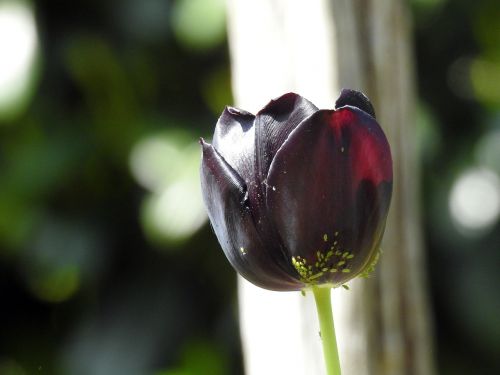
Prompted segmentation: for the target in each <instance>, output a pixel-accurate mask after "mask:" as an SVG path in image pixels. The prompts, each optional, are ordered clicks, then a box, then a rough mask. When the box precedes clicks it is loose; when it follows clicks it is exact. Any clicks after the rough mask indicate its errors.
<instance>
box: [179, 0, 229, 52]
mask: <svg viewBox="0 0 500 375" xmlns="http://www.w3.org/2000/svg"><path fill="white" fill-rule="evenodd" d="M224 3H225V2H224V0H179V1H177V2H175V4H174V8H173V9H172V28H173V30H174V33H175V35H176V37H177V39H178V40H179V42H181V43H182V44H183V45H184V46H186V47H188V48H191V49H194V50H207V49H210V48H213V47H215V46H217V45H219V44H220V43H221V42H223V41H224V37H225V35H226V22H225V4H224Z"/></svg>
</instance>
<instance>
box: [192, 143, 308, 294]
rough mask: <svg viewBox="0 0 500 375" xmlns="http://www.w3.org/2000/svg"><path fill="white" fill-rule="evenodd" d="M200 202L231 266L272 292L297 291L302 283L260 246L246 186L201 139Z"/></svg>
mask: <svg viewBox="0 0 500 375" xmlns="http://www.w3.org/2000/svg"><path fill="white" fill-rule="evenodd" d="M201 144H202V147H203V159H202V165H201V185H202V192H203V199H204V201H205V205H206V207H207V211H208V216H209V218H210V222H211V223H212V226H213V229H214V231H215V234H216V236H217V238H218V240H219V243H220V244H221V247H222V249H223V250H224V253H225V254H226V257H227V258H228V260H229V262H230V263H231V265H232V266H233V267H234V268H235V269H236V270H237V271H238V272H239V273H240V274H241V275H242V276H243V277H245V278H246V279H247V280H249V281H250V282H252V283H254V284H255V285H258V286H260V287H263V288H266V289H272V290H299V289H301V288H302V287H303V284H302V283H301V282H299V281H298V280H296V279H294V278H292V276H290V275H289V274H287V273H286V272H284V271H283V270H282V268H280V267H279V266H278V264H279V262H276V259H275V258H274V256H273V254H278V255H279V253H280V252H279V251H278V252H276V251H274V249H273V248H271V247H270V245H269V244H265V245H264V244H263V243H262V240H261V238H260V236H259V234H258V233H257V231H256V227H255V224H254V222H253V218H252V215H251V214H250V210H249V208H248V200H247V186H246V184H245V181H244V180H243V179H242V177H241V176H239V174H238V173H237V172H236V171H235V170H234V169H233V168H232V167H231V166H230V165H229V164H228V163H227V162H226V161H225V160H224V158H223V157H222V156H221V155H220V154H219V153H218V152H217V150H216V149H215V148H214V147H212V145H209V144H207V143H205V142H204V141H203V140H201Z"/></svg>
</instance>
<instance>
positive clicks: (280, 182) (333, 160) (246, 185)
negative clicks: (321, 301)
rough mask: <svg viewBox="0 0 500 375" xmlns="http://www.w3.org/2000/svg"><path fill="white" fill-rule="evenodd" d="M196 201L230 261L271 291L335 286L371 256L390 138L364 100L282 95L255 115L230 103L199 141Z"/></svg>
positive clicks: (382, 217)
mask: <svg viewBox="0 0 500 375" xmlns="http://www.w3.org/2000/svg"><path fill="white" fill-rule="evenodd" d="M201 144H202V148H203V160H202V165H201V183H202V191H203V198H204V201H205V204H206V206H207V210H208V216H209V218H210V222H211V224H212V226H213V229H214V231H215V234H216V236H217V238H218V240H219V242H220V244H221V246H222V249H223V250H224V253H225V254H226V257H227V258H228V260H229V262H230V263H231V264H232V266H233V267H234V268H235V269H236V270H237V271H238V272H239V273H240V274H241V275H242V276H243V277H245V278H246V279H247V280H249V281H250V282H252V283H253V284H255V285H257V286H260V287H263V288H266V289H271V290H282V291H285V290H301V289H304V288H307V287H309V286H313V285H320V284H327V285H331V286H332V287H337V286H340V285H343V284H345V283H346V282H347V281H349V280H351V279H352V278H354V277H356V276H358V275H366V273H367V272H368V271H370V270H371V269H372V268H373V263H374V262H375V260H376V259H377V257H378V251H379V245H380V241H381V239H382V235H383V232H384V227H385V221H386V217H387V212H388V209H389V203H390V199H391V192H392V159H391V153H390V149H389V144H388V142H387V139H386V137H385V135H384V133H383V131H382V129H381V128H380V126H379V125H378V123H377V121H376V120H375V113H374V110H373V107H372V105H371V103H370V102H369V100H368V99H367V98H366V97H365V96H364V95H363V94H361V93H360V92H357V91H353V90H343V91H342V93H341V95H340V97H339V99H338V100H337V102H336V105H335V110H318V108H316V107H315V106H314V105H313V104H312V103H311V102H309V101H308V100H306V99H305V98H303V97H301V96H299V95H297V94H293V93H289V94H285V95H283V96H281V97H279V98H278V99H275V100H272V101H271V102H270V103H269V104H268V105H266V106H265V107H264V108H263V109H262V110H260V111H259V112H258V113H257V115H256V116H254V115H252V114H250V113H248V112H246V111H242V110H239V109H235V108H231V107H227V108H226V109H225V110H224V112H223V113H222V115H221V117H220V118H219V121H218V123H217V125H216V128H215V133H214V137H213V143H212V144H211V145H210V144H208V143H206V142H205V141H204V140H201Z"/></svg>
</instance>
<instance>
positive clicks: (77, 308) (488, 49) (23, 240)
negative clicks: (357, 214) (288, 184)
mask: <svg viewBox="0 0 500 375" xmlns="http://www.w3.org/2000/svg"><path fill="white" fill-rule="evenodd" d="M5 4H6V2H0V22H2V24H0V30H7V32H4V33H3V34H2V36H3V38H2V37H0V56H1V57H2V59H1V60H2V61H1V62H0V69H1V70H2V72H1V73H0V85H2V84H4V86H0V182H1V183H0V296H1V299H2V300H1V306H2V307H1V308H0V332H1V334H0V374H2V375H3V374H6V375H21V374H32V373H46V374H56V375H57V374H61V375H66V374H71V375H79V374H82V375H87V374H96V375H100V374H102V375H113V374H120V375H127V374H130V375H137V374H145V375H167V374H168V375H187V374H189V375H200V374H214V375H218V374H221V375H225V374H239V373H242V363H241V353H240V344H239V338H238V330H237V322H236V312H235V283H234V280H235V275H234V272H233V271H232V269H231V268H230V266H229V264H228V263H227V262H226V260H225V258H224V255H223V254H222V252H221V251H220V249H219V246H218V244H217V243H216V241H215V238H214V236H213V233H212V231H211V229H210V227H209V225H208V224H207V223H206V217H205V214H204V211H203V206H202V204H201V197H200V194H199V184H198V163H199V157H200V156H199V149H198V145H197V139H198V138H199V137H200V136H208V137H210V134H211V133H212V131H213V125H214V124H215V122H216V119H217V116H218V114H219V113H220V111H221V110H222V108H223V106H224V105H226V104H231V102H232V99H231V90H230V85H231V81H230V75H229V70H230V69H229V59H228V52H227V47H226V43H225V14H224V4H223V1H220V0H217V1H209V0H178V1H172V0H144V1H140V0H121V1H118V0H110V1H106V2H88V1H81V0H79V1H74V2H64V1H61V0H56V1H47V0H40V1H37V2H36V3H32V4H31V3H27V2H24V1H16V0H11V1H9V4H15V5H16V6H18V9H21V10H20V11H19V12H17V11H16V12H17V13H16V12H14V13H8V12H5V9H6V8H5V6H4V5H5ZM411 5H412V11H413V15H414V18H415V23H414V24H415V44H416V65H417V69H418V81H417V82H418V89H419V93H420V102H419V106H418V108H419V111H418V118H417V130H418V137H419V138H418V139H419V152H420V158H421V161H422V165H423V191H424V196H423V201H422V204H423V208H424V214H425V229H426V230H425V240H426V244H427V247H428V269H429V275H430V279H429V285H430V287H431V292H432V301H433V307H434V310H433V311H434V318H435V327H436V333H437V342H438V353H437V354H438V362H439V367H440V373H442V374H458V375H459V374H466V373H467V374H469V373H474V374H480V373H484V374H489V373H498V372H500V362H499V359H498V356H497V353H498V351H499V350H500V319H499V318H498V311H500V306H499V301H500V298H499V293H498V291H497V288H496V286H497V285H498V284H499V282H500V280H499V274H498V267H497V266H496V265H498V264H500V259H499V257H500V252H499V251H498V246H499V245H498V244H499V243H500V228H499V221H498V217H496V218H495V217H493V219H492V221H491V222H490V223H489V224H488V226H487V227H484V228H480V229H477V228H476V229H475V230H471V229H470V228H464V227H463V225H464V223H465V224H467V221H463V220H462V221H461V220H460V219H463V217H462V218H458V219H457V218H454V217H453V215H452V212H455V211H453V210H452V209H451V208H450V206H453V205H455V206H457V207H458V208H457V209H458V211H457V212H463V213H464V215H466V214H467V212H468V211H467V209H469V210H470V209H471V206H470V205H465V206H464V202H461V201H460V200H459V201H458V202H454V201H453V200H450V199H451V198H450V192H451V191H452V190H453V188H454V187H456V186H457V181H461V178H462V177H463V175H464V173H465V172H466V171H468V170H476V169H481V170H484V169H487V170H488V171H491V172H492V173H493V175H496V176H499V174H500V137H499V135H500V97H499V90H498V87H499V84H500V77H499V75H500V74H499V72H500V47H499V46H500V27H499V25H500V24H499V23H498V19H499V18H500V14H499V10H500V8H499V7H498V4H497V1H496V0H480V1H477V2H468V1H465V0H456V1H454V0H413V1H412V2H411ZM9 6H10V5H9ZM19 7H20V8H19ZM2 12H3V13H2ZM13 14H14V15H13ZM19 14H21V16H20V18H15V17H18V16H19ZM5 15H7V16H8V17H7V18H5V17H6V16H5ZM2 17H3V18H2ZM9 17H10V18H9ZM23 17H24V18H23ZM5 19H7V20H10V21H9V22H11V21H12V20H14V21H15V20H16V19H17V20H18V21H19V22H18V23H14V26H15V27H17V29H15V30H14V31H13V32H12V33H9V32H8V31H9V29H8V27H13V26H9V25H10V23H9V22H6V21H2V20H5ZM16 22H17V21H16ZM16 25H17V26H16ZM26 25H28V26H26ZM29 25H31V27H35V28H34V29H33V30H36V33H35V34H32V33H31V31H30V30H32V29H30V26H29ZM2 27H3V29H2ZM30 33H31V34H30ZM5 35H7V36H8V37H5ZM33 35H34V37H33ZM30 41H31V42H30ZM30 43H31V44H30ZM23 48H24V49H23ZM22 51H24V52H22ZM30 51H31V52H30ZM21 52H22V53H21ZM19 56H21V57H22V56H24V57H25V60H8V59H9V58H12V59H13V58H17V57H19ZM23 61H24V62H23ZM9 64H10V65H9ZM23 64H24V65H23ZM12 67H14V68H15V69H14V68H12ZM21 68H22V69H21ZM9 69H14V70H12V71H9ZM12 77H14V78H16V77H17V78H16V79H18V80H17V81H14V80H13V78H12ZM5 82H7V83H5ZM12 82H17V83H12ZM7 84H9V85H10V86H6V85H7ZM488 175H489V176H490V175H491V174H488ZM483 182H484V181H483ZM486 183H488V181H486ZM489 183H491V184H493V185H491V186H493V188H494V186H495V185H494V184H495V182H494V180H492V181H489ZM491 191H493V198H494V190H491ZM465 193H466V194H465ZM465 193H464V194H465V196H466V197H467V196H468V195H467V194H469V196H471V197H472V198H474V196H473V195H474V194H476V195H477V192H476V193H474V191H472V192H471V191H465ZM471 194H472V195H471ZM459 196H463V194H462V195H459ZM472 198H471V201H474V199H472ZM493 198H492V199H493ZM465 203H467V202H465ZM488 204H489V205H490V206H492V205H493V202H491V201H490V202H488ZM461 205H462V206H461ZM455 206H453V207H455ZM476 208H477V207H476ZM472 209H474V206H472ZM479 209H481V206H479ZM483 209H484V207H483ZM460 210H461V211H460ZM464 210H465V211H464ZM461 225H462V226H461Z"/></svg>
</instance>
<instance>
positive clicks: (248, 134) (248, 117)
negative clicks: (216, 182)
mask: <svg viewBox="0 0 500 375" xmlns="http://www.w3.org/2000/svg"><path fill="white" fill-rule="evenodd" d="M254 118H255V117H254V115H252V114H251V113H249V112H246V111H242V110H240V109H237V108H232V107H226V108H225V109H224V112H222V115H221V116H220V118H219V121H218V122H217V125H216V126H215V132H214V137H213V146H214V148H215V149H216V150H217V151H218V152H219V153H220V154H221V155H222V157H223V158H224V159H225V160H226V162H227V163H229V165H231V167H233V169H234V170H236V171H237V172H238V174H239V175H240V176H241V177H242V178H243V179H244V180H245V181H246V182H248V181H251V180H253V175H254V165H255V156H254V154H255V131H254V128H253V122H254Z"/></svg>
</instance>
